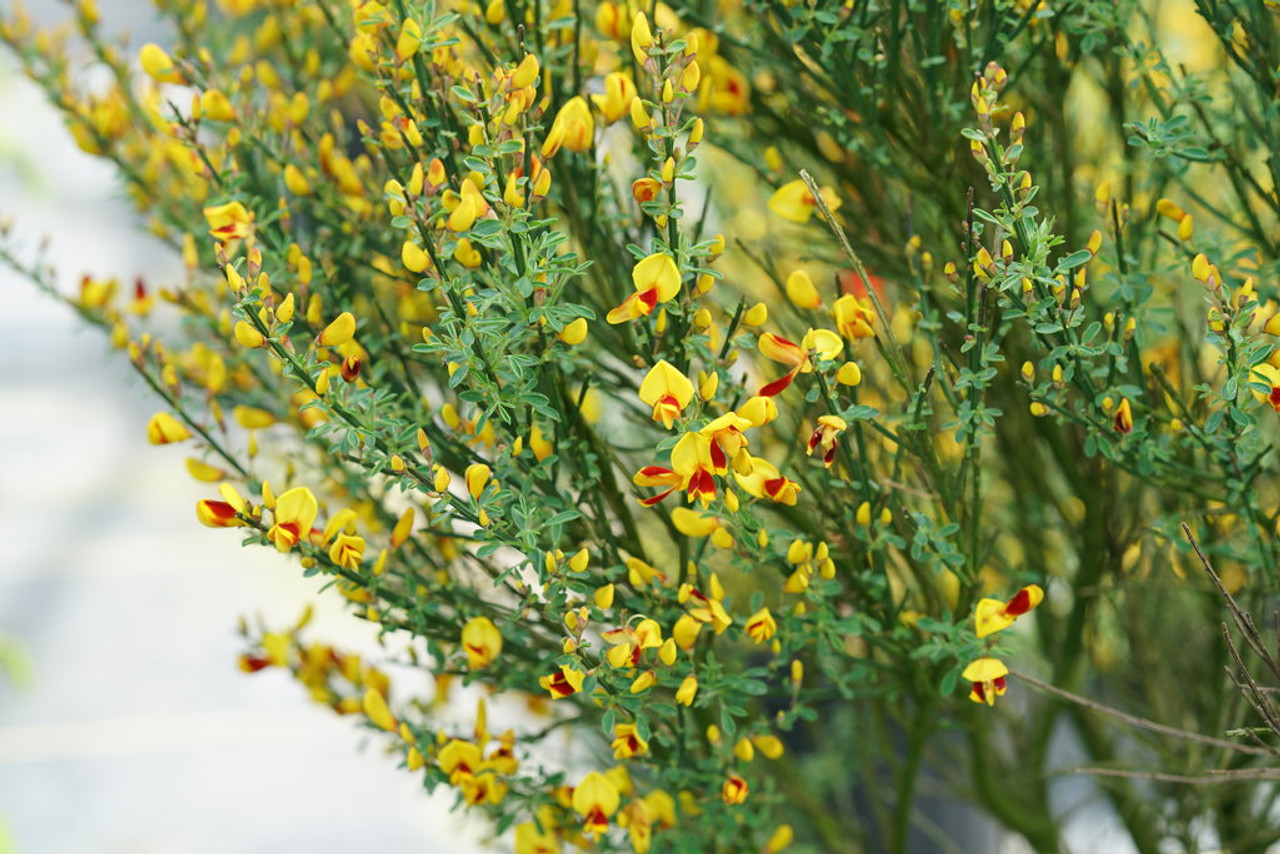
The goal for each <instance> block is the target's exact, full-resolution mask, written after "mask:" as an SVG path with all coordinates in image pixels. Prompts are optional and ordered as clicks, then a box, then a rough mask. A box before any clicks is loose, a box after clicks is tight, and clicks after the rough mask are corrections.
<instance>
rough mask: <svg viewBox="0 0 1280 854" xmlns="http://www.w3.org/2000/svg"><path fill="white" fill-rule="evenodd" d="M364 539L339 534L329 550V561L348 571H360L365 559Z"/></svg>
mask: <svg viewBox="0 0 1280 854" xmlns="http://www.w3.org/2000/svg"><path fill="white" fill-rule="evenodd" d="M364 546H365V543H364V537H358V536H355V535H354V534H339V535H338V538H337V539H336V540H334V541H333V545H332V546H331V547H330V548H329V560H331V561H333V562H334V563H336V564H337V565H338V566H341V567H344V568H346V569H358V568H359V567H360V561H361V559H362V558H363V557H364Z"/></svg>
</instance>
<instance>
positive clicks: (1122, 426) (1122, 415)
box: [1111, 397, 1133, 434]
mask: <svg viewBox="0 0 1280 854" xmlns="http://www.w3.org/2000/svg"><path fill="white" fill-rule="evenodd" d="M1111 425H1112V426H1113V427H1115V428H1116V432H1117V433H1121V434H1127V433H1130V432H1132V431H1133V410H1132V409H1131V408H1130V407H1129V398H1127V397H1124V398H1121V399H1120V405H1119V406H1118V407H1116V413H1115V415H1114V416H1113V417H1112V419H1111Z"/></svg>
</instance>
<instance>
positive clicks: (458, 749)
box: [436, 738, 484, 786]
mask: <svg viewBox="0 0 1280 854" xmlns="http://www.w3.org/2000/svg"><path fill="white" fill-rule="evenodd" d="M436 764H438V765H439V766H440V770H441V771H443V772H444V773H446V774H448V775H449V782H450V783H451V784H452V785H454V786H456V785H458V784H459V783H461V782H462V781H463V780H465V779H467V778H468V777H472V776H474V775H475V774H477V773H479V771H480V769H481V766H482V765H483V764H484V756H483V754H481V752H480V746H479V745H477V744H472V743H471V742H469V741H463V740H462V739H460V738H454V739H450V740H449V741H448V742H446V743H445V745H444V747H441V748H440V752H439V753H437V754H436Z"/></svg>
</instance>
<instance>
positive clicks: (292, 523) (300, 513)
mask: <svg viewBox="0 0 1280 854" xmlns="http://www.w3.org/2000/svg"><path fill="white" fill-rule="evenodd" d="M318 510H319V505H318V504H317V503H316V497H315V496H314V495H312V494H311V490H310V489H307V488H306V487H305V486H295V487H294V488H293V489H290V490H287V491H285V492H282V493H281V494H280V495H279V496H277V498H276V506H275V508H274V511H273V512H274V518H275V524H274V525H272V526H271V528H270V529H269V530H268V531H267V539H269V540H271V542H273V543H275V546H276V548H277V549H279V550H280V551H282V552H287V551H289V550H290V549H292V548H293V547H294V546H296V545H297V544H298V542H299V541H300V540H301V539H302V538H303V537H306V536H309V535H310V534H311V526H312V524H314V523H315V521H316V512H317V511H318Z"/></svg>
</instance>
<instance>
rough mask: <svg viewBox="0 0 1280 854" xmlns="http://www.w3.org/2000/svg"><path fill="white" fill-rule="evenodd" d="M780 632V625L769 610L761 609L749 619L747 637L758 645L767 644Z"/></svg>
mask: <svg viewBox="0 0 1280 854" xmlns="http://www.w3.org/2000/svg"><path fill="white" fill-rule="evenodd" d="M777 631H778V624H777V622H776V621H775V620H774V619H773V614H771V613H769V609H768V608H761V609H760V610H759V611H756V612H755V613H754V614H752V615H751V616H750V617H749V618H747V636H748V637H750V638H751V639H752V640H753V641H755V642H756V643H765V642H766V641H768V640H769V639H770V638H772V637H773V636H774V635H775V634H776V633H777Z"/></svg>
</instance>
